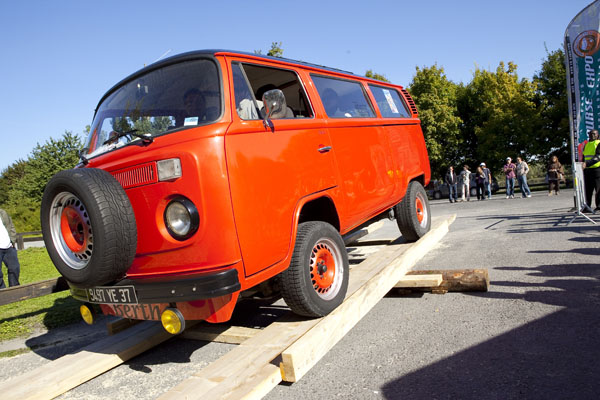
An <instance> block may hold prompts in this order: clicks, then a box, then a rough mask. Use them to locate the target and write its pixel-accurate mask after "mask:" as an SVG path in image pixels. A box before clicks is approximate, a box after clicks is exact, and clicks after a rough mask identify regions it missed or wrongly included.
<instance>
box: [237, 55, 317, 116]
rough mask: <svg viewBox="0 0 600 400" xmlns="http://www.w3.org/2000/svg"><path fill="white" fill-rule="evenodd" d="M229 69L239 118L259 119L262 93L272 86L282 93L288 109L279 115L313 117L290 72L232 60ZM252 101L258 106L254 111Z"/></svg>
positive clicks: (302, 91) (298, 82)
mask: <svg viewBox="0 0 600 400" xmlns="http://www.w3.org/2000/svg"><path fill="white" fill-rule="evenodd" d="M232 69H233V81H234V82H233V86H234V91H235V103H236V108H237V111H238V115H239V116H240V118H241V119H262V117H263V113H264V107H263V103H262V95H263V94H264V93H265V92H267V91H269V90H272V89H279V90H281V91H282V92H283V94H284V95H285V100H286V103H287V109H288V110H287V112H286V115H285V117H283V118H310V117H312V116H313V112H312V109H311V107H310V105H309V103H308V98H307V97H306V93H305V92H304V88H303V87H302V85H301V83H300V81H299V79H298V77H297V75H296V73H294V72H293V71H288V70H284V69H279V68H272V67H265V66H261V65H255V64H240V63H233V64H232ZM253 97H254V99H255V100H256V103H254V99H253ZM254 104H256V105H257V106H258V107H259V110H258V112H257V110H256V106H255V105H254Z"/></svg>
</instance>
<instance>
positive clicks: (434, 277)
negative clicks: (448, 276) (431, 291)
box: [394, 274, 444, 288]
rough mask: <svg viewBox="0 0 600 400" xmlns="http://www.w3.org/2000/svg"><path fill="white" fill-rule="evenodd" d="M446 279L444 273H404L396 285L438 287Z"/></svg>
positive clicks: (400, 286) (398, 286) (403, 286)
mask: <svg viewBox="0 0 600 400" xmlns="http://www.w3.org/2000/svg"><path fill="white" fill-rule="evenodd" d="M443 280H444V278H443V275H442V274H431V275H408V274H407V275H404V276H403V277H402V279H400V280H399V281H398V282H397V283H396V284H395V285H394V287H395V288H417V287H428V288H431V287H437V286H440V284H441V283H442V281H443Z"/></svg>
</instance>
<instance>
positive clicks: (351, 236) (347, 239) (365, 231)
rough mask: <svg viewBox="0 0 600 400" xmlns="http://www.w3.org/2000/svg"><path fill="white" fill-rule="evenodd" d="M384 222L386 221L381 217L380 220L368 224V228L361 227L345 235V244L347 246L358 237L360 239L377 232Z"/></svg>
mask: <svg viewBox="0 0 600 400" xmlns="http://www.w3.org/2000/svg"><path fill="white" fill-rule="evenodd" d="M384 223H385V221H384V220H383V219H380V220H379V221H376V222H373V223H372V224H371V225H369V226H367V227H366V228H363V229H359V230H357V231H354V232H352V233H349V234H347V235H344V237H343V239H344V244H345V245H346V246H347V245H349V244H350V243H353V242H355V241H357V240H358V239H360V238H362V237H364V236H367V235H368V234H370V233H373V232H375V231H376V230H378V229H380V228H381V227H382V226H383V224H384Z"/></svg>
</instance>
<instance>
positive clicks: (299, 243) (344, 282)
mask: <svg viewBox="0 0 600 400" xmlns="http://www.w3.org/2000/svg"><path fill="white" fill-rule="evenodd" d="M349 270H350V267H349V264H348V255H347V253H346V247H345V246H344V242H343V240H342V237H341V236H340V234H339V233H338V231H337V230H336V229H335V228H334V227H333V226H331V225H330V224H328V223H325V222H321V221H310V222H303V223H301V224H300V225H299V226H298V234H297V235H296V245H295V247H294V254H293V255H292V261H291V263H290V266H289V267H288V269H286V270H285V271H283V272H282V273H281V275H280V286H281V295H282V296H283V299H284V300H285V302H286V304H287V305H288V306H289V307H290V308H291V309H292V311H293V312H294V313H296V314H299V315H303V316H307V317H322V316H324V315H327V314H329V313H330V312H331V311H333V310H334V309H335V308H336V307H337V306H339V305H340V304H341V303H342V301H344V297H345V296H346V291H347V289H348V280H349Z"/></svg>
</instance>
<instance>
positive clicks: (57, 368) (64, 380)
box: [0, 321, 173, 400]
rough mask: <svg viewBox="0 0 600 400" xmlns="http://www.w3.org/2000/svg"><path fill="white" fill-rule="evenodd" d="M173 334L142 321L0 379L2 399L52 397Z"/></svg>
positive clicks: (159, 326)
mask: <svg viewBox="0 0 600 400" xmlns="http://www.w3.org/2000/svg"><path fill="white" fill-rule="evenodd" d="M172 337H173V336H172V335H170V334H169V333H167V332H166V331H165V330H164V329H163V327H162V325H161V324H160V323H158V322H154V321H146V322H143V323H140V324H137V325H136V326H134V327H132V328H130V329H127V330H125V331H123V332H120V333H118V334H116V335H113V336H109V337H107V338H105V339H103V340H101V341H99V342H96V343H94V344H92V345H90V346H88V347H85V348H83V349H82V350H80V351H78V352H77V353H73V354H69V355H66V356H63V357H61V358H58V359H56V360H54V361H50V362H49V363H47V364H44V365H43V366H41V367H39V368H37V369H34V370H32V371H29V372H26V373H24V374H22V375H20V376H17V377H15V378H12V379H9V380H8V381H5V382H2V383H0V393H2V395H0V397H1V398H2V400H9V399H10V400H12V399H14V400H25V399H28V400H29V399H53V398H54V397H56V396H59V395H61V394H63V393H65V392H66V391H68V390H71V389H73V388H74V387H77V386H79V385H81V384H82V383H84V382H87V381H89V380H90V379H93V378H95V377H96V376H98V375H101V374H103V373H104V372H106V371H109V370H110V369H112V368H114V367H116V366H117V365H120V364H122V363H123V362H125V361H127V360H129V359H130V358H133V357H135V356H137V355H138V354H141V353H143V352H144V351H146V350H148V349H150V348H152V347H154V346H156V345H157V344H159V343H162V342H164V341H165V340H167V339H170V338H172Z"/></svg>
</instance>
